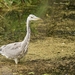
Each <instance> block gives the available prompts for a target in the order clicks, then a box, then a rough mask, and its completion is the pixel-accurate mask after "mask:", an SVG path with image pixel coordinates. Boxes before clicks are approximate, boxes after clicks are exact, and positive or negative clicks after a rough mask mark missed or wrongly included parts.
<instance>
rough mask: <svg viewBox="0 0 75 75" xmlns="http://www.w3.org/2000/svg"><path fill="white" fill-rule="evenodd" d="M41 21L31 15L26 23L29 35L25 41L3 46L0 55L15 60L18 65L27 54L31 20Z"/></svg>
mask: <svg viewBox="0 0 75 75" xmlns="http://www.w3.org/2000/svg"><path fill="white" fill-rule="evenodd" d="M39 19H40V18H38V17H36V16H35V15H32V14H30V15H29V16H28V18H27V22H26V27H27V33H26V36H25V38H24V40H23V41H22V42H15V43H11V44H7V45H3V46H1V47H0V54H2V55H3V56H5V57H6V58H9V59H13V60H14V61H15V63H16V64H18V62H19V59H20V58H22V57H23V56H24V55H25V54H26V53H27V49H28V44H29V41H30V33H31V31H30V27H29V22H30V21H31V20H39Z"/></svg>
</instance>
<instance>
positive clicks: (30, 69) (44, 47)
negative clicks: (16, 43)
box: [0, 37, 75, 75]
mask: <svg viewBox="0 0 75 75" xmlns="http://www.w3.org/2000/svg"><path fill="white" fill-rule="evenodd" d="M74 57H75V41H71V40H68V39H63V38H54V37H46V38H45V39H44V40H37V41H34V42H30V45H29V51H28V53H27V55H26V56H25V57H24V58H22V59H21V61H20V63H19V64H18V65H15V64H14V62H13V61H12V60H8V59H6V58H4V57H3V56H0V75H4V74H5V75H7V74H10V75H12V74H13V75H44V74H46V75H60V74H61V75H62V74H68V75H70V74H72V73H73V74H75V72H74V69H75V68H74V66H75V65H74V63H75V61H74V59H75V58H74ZM62 71H63V72H62ZM69 71H70V72H69Z"/></svg>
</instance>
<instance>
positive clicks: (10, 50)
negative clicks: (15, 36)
mask: <svg viewBox="0 0 75 75" xmlns="http://www.w3.org/2000/svg"><path fill="white" fill-rule="evenodd" d="M0 50H1V54H3V55H4V56H7V57H10V58H12V57H13V56H17V55H18V54H19V53H20V52H21V51H22V50H21V42H16V43H11V44H8V45H3V46H2V47H1V48H0Z"/></svg>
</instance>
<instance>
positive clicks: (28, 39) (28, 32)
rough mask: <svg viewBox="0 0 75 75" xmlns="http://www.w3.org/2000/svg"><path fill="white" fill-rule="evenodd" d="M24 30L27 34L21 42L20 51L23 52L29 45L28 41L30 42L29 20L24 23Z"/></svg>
mask: <svg viewBox="0 0 75 75" xmlns="http://www.w3.org/2000/svg"><path fill="white" fill-rule="evenodd" d="M26 27H27V28H26V29H27V33H26V36H25V38H24V40H23V42H22V49H23V50H24V49H25V47H26V46H28V44H29V41H30V33H31V32H30V27H29V20H28V19H27V22H26Z"/></svg>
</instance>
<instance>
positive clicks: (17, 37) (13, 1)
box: [0, 0, 75, 75]
mask: <svg viewBox="0 0 75 75" xmlns="http://www.w3.org/2000/svg"><path fill="white" fill-rule="evenodd" d="M31 13H32V14H35V15H36V16H39V17H40V18H42V19H43V21H37V22H35V23H33V22H31V25H30V26H31V31H32V34H31V41H30V44H29V51H28V54H27V55H26V56H25V57H24V58H22V59H21V60H20V63H19V64H18V65H15V64H14V61H12V60H8V59H6V58H5V57H3V56H0V75H5V74H6V75H12V74H13V75H75V64H74V63H75V0H0V45H4V44H8V43H11V42H16V41H22V40H23V38H24V36H25V33H26V27H25V22H26V18H27V16H28V15H29V14H31Z"/></svg>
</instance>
